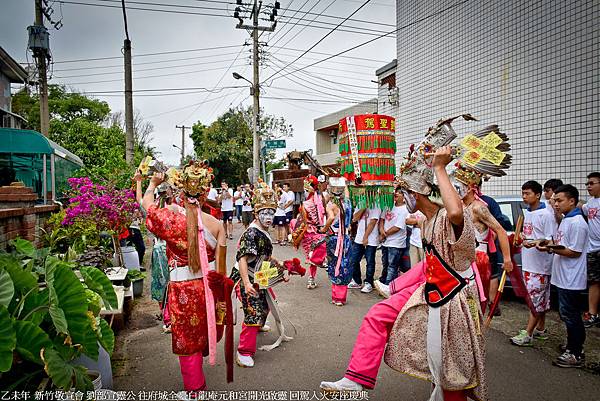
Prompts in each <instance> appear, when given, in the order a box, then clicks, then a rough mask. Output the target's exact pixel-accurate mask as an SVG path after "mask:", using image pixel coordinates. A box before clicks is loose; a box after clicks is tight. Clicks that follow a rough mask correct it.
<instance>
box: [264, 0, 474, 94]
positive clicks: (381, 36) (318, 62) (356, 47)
mask: <svg viewBox="0 0 600 401" xmlns="http://www.w3.org/2000/svg"><path fill="white" fill-rule="evenodd" d="M467 2H469V0H464V1H461V2H460V3H455V4H453V5H451V6H448V7H446V8H444V9H442V10H440V11H438V12H435V13H433V14H429V15H427V16H425V17H423V18H420V19H418V20H415V21H413V22H410V23H408V24H406V25H404V26H402V27H399V28H397V29H394V30H393V31H390V32H388V33H386V34H384V35H380V36H378V37H376V38H373V39H369V40H367V41H366V42H362V43H359V44H358V45H356V46H352V47H350V48H348V49H346V50H342V51H341V52H338V53H336V54H334V55H332V56H329V57H326V58H324V59H322V60H319V61H316V62H314V63H312V64H309V65H306V66H304V67H301V68H299V69H298V70H297V71H296V72H298V71H300V70H304V69H306V68H309V67H313V66H315V65H317V64H321V63H323V62H325V61H327V60H331V59H332V58H334V57H338V56H340V55H342V54H345V53H348V52H350V51H352V50H356V49H358V48H360V47H363V46H365V45H367V44H369V43H373V42H375V41H376V40H378V39H381V38H383V37H386V36H388V35H391V34H393V33H396V32H398V31H401V30H403V29H406V28H408V27H410V26H413V25H416V24H418V23H420V22H423V21H426V20H428V19H429V18H432V17H435V16H438V15H440V14H442V13H444V12H446V11H448V10H451V9H453V8H455V7H458V6H461V5H463V4H465V3H467ZM293 73H294V72H288V73H286V74H284V75H280V76H279V77H275V78H273V80H275V79H279V78H281V77H282V76H286V75H290V74H293ZM271 77H272V76H271ZM271 77H269V78H268V79H270V78H271ZM263 82H264V81H263Z"/></svg>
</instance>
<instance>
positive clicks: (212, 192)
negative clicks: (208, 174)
mask: <svg viewBox="0 0 600 401" xmlns="http://www.w3.org/2000/svg"><path fill="white" fill-rule="evenodd" d="M217 196H219V193H218V192H217V190H216V189H215V188H213V185H212V182H211V183H210V189H209V191H208V195H206V199H208V200H211V201H215V202H216V201H217Z"/></svg>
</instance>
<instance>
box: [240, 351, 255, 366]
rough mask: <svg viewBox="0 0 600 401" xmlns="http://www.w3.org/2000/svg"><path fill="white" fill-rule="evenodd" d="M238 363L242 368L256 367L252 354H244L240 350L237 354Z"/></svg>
mask: <svg viewBox="0 0 600 401" xmlns="http://www.w3.org/2000/svg"><path fill="white" fill-rule="evenodd" d="M235 359H236V360H235V361H236V363H237V364H238V366H240V367H242V368H253V367H254V359H252V357H251V356H246V355H242V354H240V353H239V352H238V353H237V355H236V358H235Z"/></svg>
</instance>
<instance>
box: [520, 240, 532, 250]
mask: <svg viewBox="0 0 600 401" xmlns="http://www.w3.org/2000/svg"><path fill="white" fill-rule="evenodd" d="M522 245H523V246H524V247H525V248H527V249H529V248H533V247H535V242H529V241H523V244H522Z"/></svg>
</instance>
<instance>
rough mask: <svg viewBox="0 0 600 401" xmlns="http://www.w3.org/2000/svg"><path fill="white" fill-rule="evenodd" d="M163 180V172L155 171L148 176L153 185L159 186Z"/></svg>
mask: <svg viewBox="0 0 600 401" xmlns="http://www.w3.org/2000/svg"><path fill="white" fill-rule="evenodd" d="M164 180H165V173H159V172H156V173H154V174H153V175H152V178H150V184H153V185H154V186H155V187H157V186H159V185H160V184H161V183H162V182H163V181H164Z"/></svg>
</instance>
